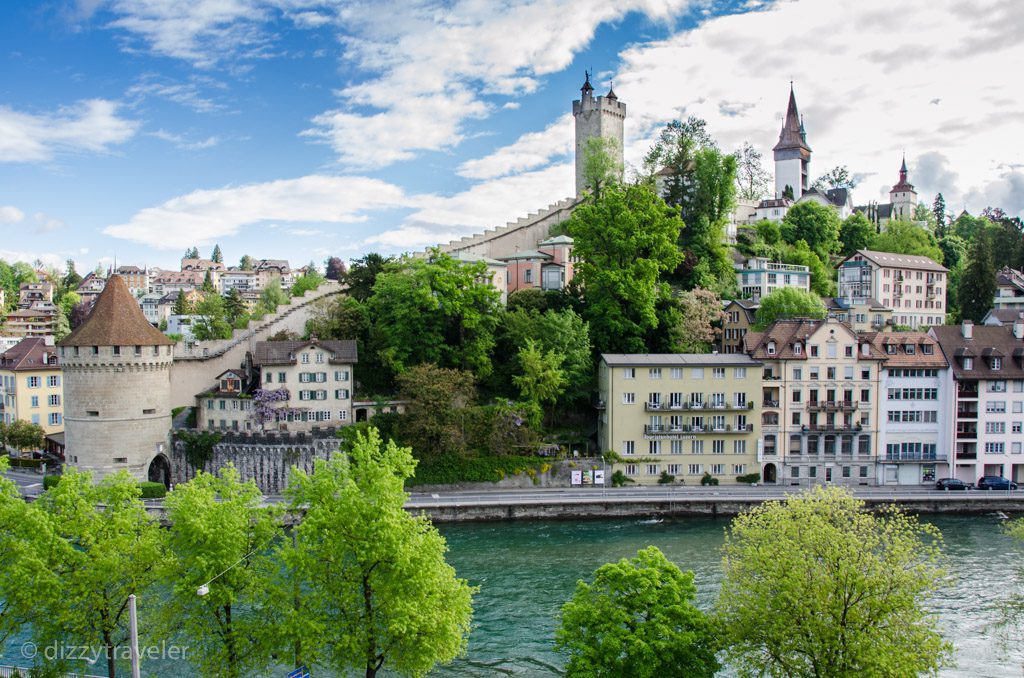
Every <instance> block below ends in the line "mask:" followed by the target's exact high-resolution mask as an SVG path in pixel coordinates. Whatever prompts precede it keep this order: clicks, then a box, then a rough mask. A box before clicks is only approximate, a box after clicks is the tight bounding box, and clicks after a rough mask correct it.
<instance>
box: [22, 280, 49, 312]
mask: <svg viewBox="0 0 1024 678" xmlns="http://www.w3.org/2000/svg"><path fill="white" fill-rule="evenodd" d="M38 302H46V303H50V304H52V303H53V285H51V284H50V283H48V282H34V283H22V284H21V287H20V288H19V289H18V308H21V309H26V308H32V306H33V304H36V303H38Z"/></svg>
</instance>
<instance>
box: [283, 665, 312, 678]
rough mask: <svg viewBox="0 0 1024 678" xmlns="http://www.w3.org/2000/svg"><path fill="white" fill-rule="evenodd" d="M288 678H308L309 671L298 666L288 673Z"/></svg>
mask: <svg viewBox="0 0 1024 678" xmlns="http://www.w3.org/2000/svg"><path fill="white" fill-rule="evenodd" d="M288 678H309V669H308V668H306V667H305V666H300V667H299V668H297V669H293V670H291V671H289V672H288Z"/></svg>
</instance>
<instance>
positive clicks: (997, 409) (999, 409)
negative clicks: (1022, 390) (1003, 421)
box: [985, 400, 1006, 414]
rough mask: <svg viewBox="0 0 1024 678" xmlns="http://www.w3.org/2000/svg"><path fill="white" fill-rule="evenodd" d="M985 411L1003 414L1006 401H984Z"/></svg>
mask: <svg viewBox="0 0 1024 678" xmlns="http://www.w3.org/2000/svg"><path fill="white" fill-rule="evenodd" d="M985 411H986V412H988V413H989V414H1005V413H1006V401H1005V400H990V401H989V402H987V403H985Z"/></svg>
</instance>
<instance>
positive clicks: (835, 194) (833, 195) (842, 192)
mask: <svg viewBox="0 0 1024 678" xmlns="http://www.w3.org/2000/svg"><path fill="white" fill-rule="evenodd" d="M825 197H826V198H828V200H829V202H831V203H832V204H833V205H835V206H836V207H842V206H844V205H847V204H849V202H850V190H849V189H847V188H830V189H828V190H827V191H825Z"/></svg>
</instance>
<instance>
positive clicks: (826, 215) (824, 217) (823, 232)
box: [782, 200, 840, 261]
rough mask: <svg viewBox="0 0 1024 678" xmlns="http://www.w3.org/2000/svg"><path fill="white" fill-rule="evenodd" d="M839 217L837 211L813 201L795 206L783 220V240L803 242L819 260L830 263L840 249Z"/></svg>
mask: <svg viewBox="0 0 1024 678" xmlns="http://www.w3.org/2000/svg"><path fill="white" fill-rule="evenodd" d="M839 228H840V222H839V215H838V214H836V211H835V209H833V208H832V207H830V206H828V205H822V204H821V203H818V202H815V201H813V200H808V201H807V202H801V203H798V204H796V205H793V206H792V207H790V208H789V210H788V211H787V212H786V216H785V217H784V218H783V219H782V238H783V240H785V241H786V242H791V243H795V242H796V241H797V240H803V241H804V242H806V243H807V245H808V247H810V248H811V251H813V252H814V253H815V254H817V255H818V258H819V259H821V260H822V261H829V258H830V257H831V255H832V253H833V252H836V251H838V249H839Z"/></svg>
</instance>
